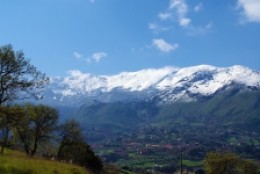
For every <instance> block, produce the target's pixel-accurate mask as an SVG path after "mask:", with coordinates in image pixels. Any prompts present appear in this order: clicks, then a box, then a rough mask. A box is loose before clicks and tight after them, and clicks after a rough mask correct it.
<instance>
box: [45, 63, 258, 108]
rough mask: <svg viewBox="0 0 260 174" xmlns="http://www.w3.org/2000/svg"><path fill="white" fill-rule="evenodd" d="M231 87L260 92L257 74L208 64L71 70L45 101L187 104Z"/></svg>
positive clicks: (52, 87) (52, 84) (56, 80)
mask: <svg viewBox="0 0 260 174" xmlns="http://www.w3.org/2000/svg"><path fill="white" fill-rule="evenodd" d="M232 86H240V87H241V88H244V89H252V88H254V89H260V72H258V71H254V70H251V69H249V68H247V67H243V66H239V65H236V66H232V67H226V68H220V67H214V66H210V65H199V66H193V67H186V68H176V67H164V68H160V69H144V70H140V71H137V72H122V73H119V74H116V75H110V76H107V75H100V76H96V75H92V74H84V73H82V72H80V71H77V70H74V71H70V72H69V74H68V76H67V77H65V78H52V79H51V82H50V85H49V86H48V88H47V90H46V95H45V100H46V101H47V102H55V103H59V104H70V105H71V104H81V103H86V102H90V101H93V100H96V101H102V102H111V101H124V100H139V99H142V100H153V99H157V100H159V102H174V101H178V100H185V101H190V100H196V96H211V95H214V94H215V93H217V92H218V91H221V90H223V89H226V88H228V87H232Z"/></svg>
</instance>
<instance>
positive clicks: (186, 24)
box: [179, 17, 191, 27]
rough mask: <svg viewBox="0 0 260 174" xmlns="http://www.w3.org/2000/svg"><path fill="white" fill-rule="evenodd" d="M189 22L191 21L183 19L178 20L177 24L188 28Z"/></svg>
mask: <svg viewBox="0 0 260 174" xmlns="http://www.w3.org/2000/svg"><path fill="white" fill-rule="evenodd" d="M190 22H191V19H189V18H185V17H184V18H181V19H179V24H180V26H183V27H185V26H188V25H189V24H190Z"/></svg>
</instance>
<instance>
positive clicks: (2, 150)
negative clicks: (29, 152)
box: [0, 127, 10, 154]
mask: <svg viewBox="0 0 260 174" xmlns="http://www.w3.org/2000/svg"><path fill="white" fill-rule="evenodd" d="M9 131H10V129H9V128H8V127H5V128H4V138H3V143H2V146H1V152H0V153H1V154H3V153H4V150H5V147H6V145H7V140H8V136H9Z"/></svg>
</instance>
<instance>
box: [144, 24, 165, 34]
mask: <svg viewBox="0 0 260 174" xmlns="http://www.w3.org/2000/svg"><path fill="white" fill-rule="evenodd" d="M148 27H149V29H150V30H153V31H155V32H162V31H167V30H169V28H167V27H163V26H160V25H158V24H156V23H149V26H148Z"/></svg>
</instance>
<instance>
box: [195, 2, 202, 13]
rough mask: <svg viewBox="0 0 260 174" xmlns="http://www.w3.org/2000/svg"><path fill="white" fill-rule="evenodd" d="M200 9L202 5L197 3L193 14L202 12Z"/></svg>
mask: <svg viewBox="0 0 260 174" xmlns="http://www.w3.org/2000/svg"><path fill="white" fill-rule="evenodd" d="M202 8H203V4H202V3H199V4H198V5H196V6H195V7H194V11H195V12H199V11H201V10H202Z"/></svg>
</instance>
